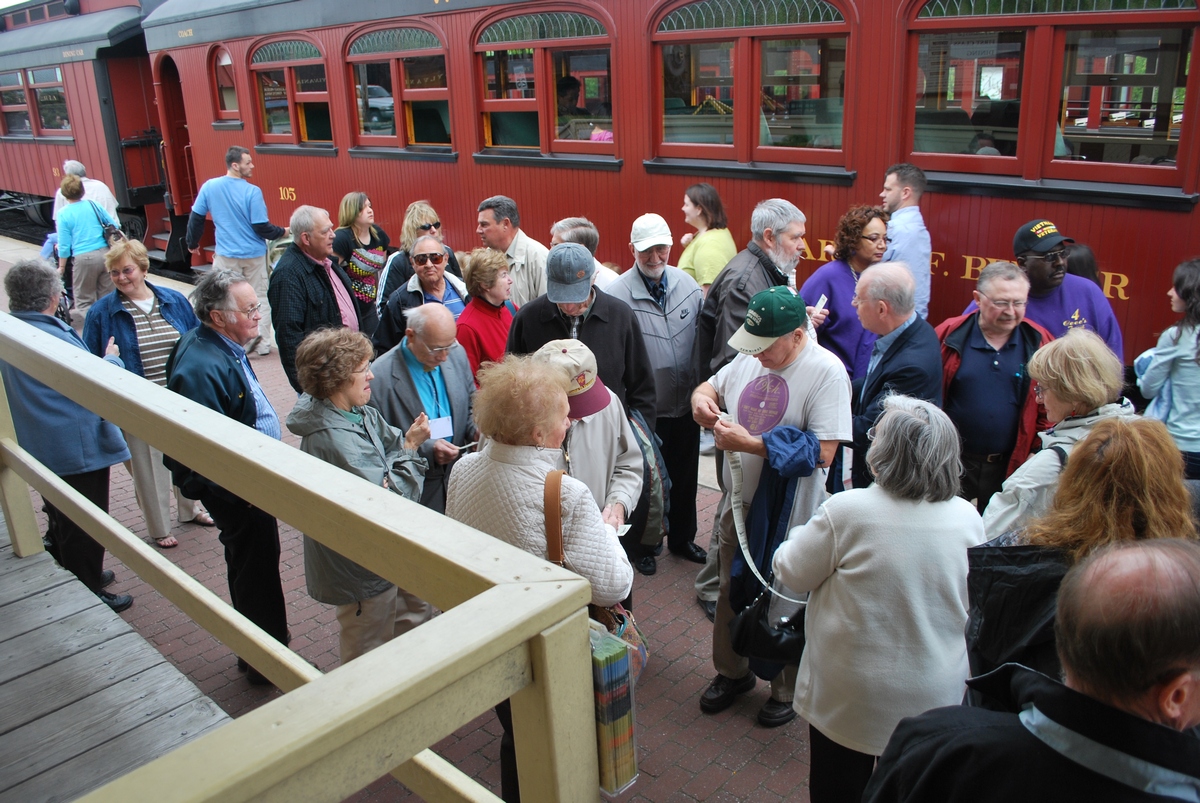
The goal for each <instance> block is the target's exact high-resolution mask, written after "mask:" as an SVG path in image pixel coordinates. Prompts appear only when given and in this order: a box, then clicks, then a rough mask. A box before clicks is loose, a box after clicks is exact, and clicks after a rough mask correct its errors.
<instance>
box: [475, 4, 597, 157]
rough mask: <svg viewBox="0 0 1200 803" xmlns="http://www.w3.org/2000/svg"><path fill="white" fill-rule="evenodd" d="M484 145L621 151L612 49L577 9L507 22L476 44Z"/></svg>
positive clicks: (498, 23) (491, 27)
mask: <svg viewBox="0 0 1200 803" xmlns="http://www.w3.org/2000/svg"><path fill="white" fill-rule="evenodd" d="M476 50H477V52H478V54H479V60H480V73H481V76H482V97H483V108H482V123H483V144H484V146H485V147H488V148H520V149H526V150H529V151H534V152H538V153H555V152H558V153H595V154H612V153H615V151H614V146H613V141H614V136H615V135H614V129H613V98H612V87H613V82H612V47H611V44H610V42H609V34H608V29H607V28H606V27H605V26H604V24H603V23H602V22H600V20H598V19H596V18H594V17H591V16H588V15H586V14H581V13H578V12H544V13H537V14H524V15H521V16H516V17H506V18H504V19H500V20H497V21H496V22H494V23H492V24H491V25H489V26H488V27H487V28H485V29H484V31H483V33H482V34H481V35H480V37H479V43H478V45H477V46H476Z"/></svg>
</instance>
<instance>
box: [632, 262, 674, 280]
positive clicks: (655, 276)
mask: <svg viewBox="0 0 1200 803" xmlns="http://www.w3.org/2000/svg"><path fill="white" fill-rule="evenodd" d="M638 270H640V271H641V272H642V275H643V276H645V277H646V278H647V279H649V280H650V281H652V282H657V281H661V280H662V275H663V273H665V272H666V270H667V266H666V265H663V266H662V267H659V268H653V269H647V268H643V267H642V266H641V265H638Z"/></svg>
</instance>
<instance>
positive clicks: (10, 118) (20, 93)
mask: <svg viewBox="0 0 1200 803" xmlns="http://www.w3.org/2000/svg"><path fill="white" fill-rule="evenodd" d="M0 114H3V115H4V133H5V134H7V135H8V136H10V137H32V136H33V128H32V127H31V126H30V122H29V105H28V101H27V99H26V97H25V76H24V73H23V71H21V70H17V71H15V72H6V73H0Z"/></svg>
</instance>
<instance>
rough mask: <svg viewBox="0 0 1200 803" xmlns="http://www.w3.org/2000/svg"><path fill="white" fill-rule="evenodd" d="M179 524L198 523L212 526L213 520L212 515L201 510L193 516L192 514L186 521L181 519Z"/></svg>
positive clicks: (203, 525) (202, 525)
mask: <svg viewBox="0 0 1200 803" xmlns="http://www.w3.org/2000/svg"><path fill="white" fill-rule="evenodd" d="M179 523H180V524H199V525H200V526H201V527H212V526H213V525H214V524H215V522H214V521H213V517H212V516H210V515H208V511H205V510H201V511H200V512H199V513H197V514H196V515H195V516H192V517H191V518H190V519H188V520H187V521H181V522H179Z"/></svg>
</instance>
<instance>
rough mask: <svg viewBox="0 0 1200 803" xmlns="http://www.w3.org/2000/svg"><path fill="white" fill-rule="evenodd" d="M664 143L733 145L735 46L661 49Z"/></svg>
mask: <svg viewBox="0 0 1200 803" xmlns="http://www.w3.org/2000/svg"><path fill="white" fill-rule="evenodd" d="M662 58H663V66H662V70H663V141H664V142H694V143H709V144H719V145H732V144H733V42H704V43H702V44H694V45H693V44H668V45H663V48H662Z"/></svg>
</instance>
